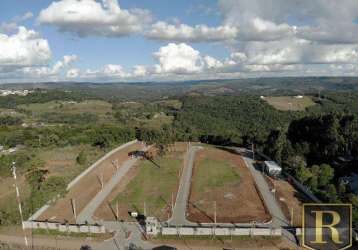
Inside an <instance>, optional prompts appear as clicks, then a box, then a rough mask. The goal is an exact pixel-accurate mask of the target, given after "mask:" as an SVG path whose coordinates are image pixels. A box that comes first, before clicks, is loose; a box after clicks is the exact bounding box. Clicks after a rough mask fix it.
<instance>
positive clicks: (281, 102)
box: [264, 96, 315, 111]
mask: <svg viewBox="0 0 358 250" xmlns="http://www.w3.org/2000/svg"><path fill="white" fill-rule="evenodd" d="M264 100H265V101H267V102H268V104H270V105H271V106H273V107H274V108H276V109H278V110H282V111H289V110H291V111H303V110H305V109H306V108H308V107H311V106H313V105H315V102H313V100H312V99H311V97H309V96H304V97H303V98H296V97H294V96H268V97H265V99H264Z"/></svg>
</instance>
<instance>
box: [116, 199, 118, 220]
mask: <svg viewBox="0 0 358 250" xmlns="http://www.w3.org/2000/svg"><path fill="white" fill-rule="evenodd" d="M116 217H117V218H116V219H117V221H118V220H119V208H118V201H117V202H116Z"/></svg>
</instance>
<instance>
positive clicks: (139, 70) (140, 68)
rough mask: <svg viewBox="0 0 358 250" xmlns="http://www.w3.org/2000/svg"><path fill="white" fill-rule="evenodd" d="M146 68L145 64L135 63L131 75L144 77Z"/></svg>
mask: <svg viewBox="0 0 358 250" xmlns="http://www.w3.org/2000/svg"><path fill="white" fill-rule="evenodd" d="M148 73H149V72H148V69H147V67H146V66H145V65H136V66H134V70H133V76H134V77H144V76H146V75H147V74H148Z"/></svg>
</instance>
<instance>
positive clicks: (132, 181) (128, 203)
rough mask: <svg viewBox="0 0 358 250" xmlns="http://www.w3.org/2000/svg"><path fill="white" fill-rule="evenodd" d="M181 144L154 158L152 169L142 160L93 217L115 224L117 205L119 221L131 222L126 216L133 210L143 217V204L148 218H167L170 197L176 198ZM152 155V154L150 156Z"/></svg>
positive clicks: (182, 154) (181, 161)
mask: <svg viewBox="0 0 358 250" xmlns="http://www.w3.org/2000/svg"><path fill="white" fill-rule="evenodd" d="M186 149H187V145H186V144H185V143H175V144H174V145H172V146H171V147H170V150H169V152H168V153H167V154H166V155H165V156H163V157H159V156H155V157H154V162H155V163H156V164H157V165H158V166H160V167H158V166H155V165H154V164H153V163H151V162H149V161H148V160H142V161H140V162H138V164H137V165H136V166H135V167H134V168H132V169H131V170H130V171H129V172H128V174H127V176H126V178H124V179H125V181H122V182H121V183H119V185H117V187H116V188H115V189H114V190H113V191H112V193H111V194H110V195H109V196H108V197H107V200H106V201H105V202H104V203H103V204H102V205H101V206H100V207H99V209H97V211H96V213H95V217H96V218H99V219H103V220H115V219H116V213H117V212H116V210H117V201H118V212H119V219H120V220H124V221H133V218H131V217H130V216H129V214H128V212H129V211H133V210H136V211H138V212H140V213H144V202H145V203H146V213H147V215H148V216H156V217H157V218H159V219H160V220H162V221H165V220H167V219H168V216H170V212H169V211H170V203H171V198H172V197H171V196H172V194H173V199H174V200H175V198H176V192H177V190H178V186H179V179H180V176H179V174H180V172H181V170H182V167H183V157H184V152H186ZM154 155H155V152H154Z"/></svg>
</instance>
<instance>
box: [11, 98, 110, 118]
mask: <svg viewBox="0 0 358 250" xmlns="http://www.w3.org/2000/svg"><path fill="white" fill-rule="evenodd" d="M17 108H19V109H23V110H25V111H27V112H29V113H30V114H31V116H30V117H27V119H26V120H25V121H26V122H34V121H37V120H38V119H40V120H41V121H45V122H46V121H47V120H48V116H49V115H50V118H51V117H52V119H54V118H55V117H56V116H67V117H73V116H74V115H84V114H86V115H92V116H95V117H98V118H99V121H102V122H109V121H112V120H113V116H112V104H110V103H108V102H105V101H100V100H86V101H83V102H71V101H51V102H47V103H32V104H25V105H19V106H18V107H17ZM57 120H59V121H60V120H61V119H60V118H57ZM57 120H56V122H55V123H60V122H57ZM50 121H51V120H50ZM50 123H51V122H50Z"/></svg>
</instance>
